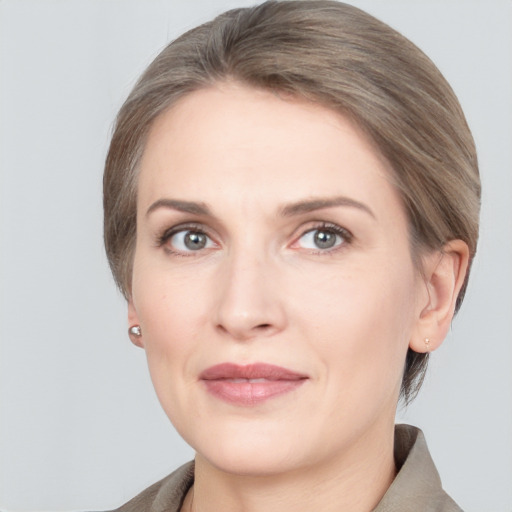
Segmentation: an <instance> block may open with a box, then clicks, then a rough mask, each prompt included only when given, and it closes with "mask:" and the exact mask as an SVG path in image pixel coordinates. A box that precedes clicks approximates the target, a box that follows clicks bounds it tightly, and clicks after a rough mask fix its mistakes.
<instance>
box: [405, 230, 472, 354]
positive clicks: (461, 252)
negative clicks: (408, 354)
mask: <svg viewBox="0 0 512 512" xmlns="http://www.w3.org/2000/svg"><path fill="white" fill-rule="evenodd" d="M468 264H469V249H468V246H467V244H466V243H465V242H463V241H462V240H452V241H450V242H448V243H447V244H446V245H444V247H443V248H442V249H441V250H440V251H434V252H432V253H431V254H429V255H428V256H427V257H426V258H423V269H424V275H423V279H424V286H425V288H424V293H422V295H421V298H420V303H419V305H418V317H417V321H416V325H415V328H414V332H413V336H412V338H411V340H410V342H409V347H410V348H411V349H412V350H414V351H415V352H430V351H432V350H436V349H437V348H438V347H439V346H440V345H441V343H442V342H443V341H444V339H445V337H446V335H447V334H448V331H449V329H450V325H451V321H452V319H453V315H454V313H455V304H456V301H457V297H458V295H459V292H460V289H461V287H462V285H463V283H464V279H465V278H466V273H467V270H468Z"/></svg>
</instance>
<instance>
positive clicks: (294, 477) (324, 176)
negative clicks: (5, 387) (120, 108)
mask: <svg viewBox="0 0 512 512" xmlns="http://www.w3.org/2000/svg"><path fill="white" fill-rule="evenodd" d="M390 173H391V169H389V166H388V164H387V163H386V161H385V160H384V159H383V158H382V157H381V156H380V155H379V153H378V151H377V150H376V149H375V148H374V147H373V145H372V144H371V142H369V141H368V140H367V139H366V138H365V137H364V136H363V134H362V133H361V132H360V131H359V130H358V129H357V128H356V127H355V126H353V125H352V124H351V123H350V122H349V121H348V120H346V119H345V118H343V117H342V116H340V115H339V114H337V113H335V112H333V111H330V110H328V109H326V108H324V107H322V106H319V105H316V104H311V103H307V102H305V101H300V100H297V99H283V98H280V97H278V96H277V95H273V94H271V93H269V92H265V91H259V90H254V89H251V88H247V87H245V86H241V85H238V84H233V83H224V84H219V85H217V86H216V87H212V88H210V89H205V90H200V91H197V92H194V93H192V94H190V95H188V96H187V97H185V98H183V99H182V100H180V101H179V102H178V103H177V104H176V105H174V106H173V107H172V108H171V109H170V110H168V111H167V112H166V113H164V114H163V115H161V116H160V117H159V118H158V119H157V120H156V121H155V123H154V125H153V127H152V129H151V132H150V135H149V138H148V141H147V145H146V148H145V152H144V155H143V158H142V161H141V166H140V178H139V189H138V219H137V244H136V251H135V261H134V270H133V283H132V296H131V300H130V302H129V323H130V325H134V324H139V325H140V326H141V329H142V333H143V334H142V337H141V338H137V339H134V340H133V341H134V342H135V343H136V344H138V345H139V346H141V347H143V348H144V349H145V351H146V354H147V360H148V365H149V370H150V373H151V377H152V380H153V384H154V387H155V390H156V392H157V395H158V397H159V400H160V402H161V404H162V406H163V408H164V410H165V412H166V413H167V415H168V416H169V418H170V420H171V422H172V423H173V424H174V426H175V427H176V428H177V430H178V431H179V432H180V434H181V435H182V436H183V438H184V439H185V440H186V441H187V442H188V443H189V444H190V445H191V446H192V447H193V448H194V449H195V450H196V452H197V457H196V480H195V485H194V508H195V509H196V510H200V511H209V510H212V511H213V510H228V511H229V510H238V511H240V510H244V511H252V510H254V511H257V510H265V511H272V510H292V509H293V510H297V511H301V510H304V511H305V510H308V511H310V510H313V509H321V510H325V511H329V510H347V511H368V510H371V509H372V508H373V507H374V506H376V504H377V503H378V501H379V500H380V498H381V497H382V496H383V494H384V493H385V491H386V489H387V488H388V487H389V485H390V483H391V481H392V479H393V478H394V476H395V472H396V470H395V466H394V460H393V428H394V415H395V410H396V404H397V400H398V394H399V390H400V383H401V378H402V372H403V366H404V361H405V356H406V352H407V349H408V347H409V346H411V347H412V348H413V349H415V350H418V351H425V350H426V347H425V344H424V341H423V340H424V339H425V338H426V337H428V338H429V339H430V340H431V341H430V349H431V350H432V349H435V348H437V346H438V345H439V344H440V343H441V341H442V339H444V335H445V334H446V331H447V329H448V328H449V323H450V320H451V317H452V315H453V308H454V302H455V298H456V295H457V293H458V290H459V289H460V285H461V283H462V280H463V278H464V274H465V271H466V267H467V248H466V247H465V244H463V242H460V241H454V242H451V243H450V244H448V245H447V246H446V247H445V248H444V251H443V253H441V252H434V253H430V254H426V255H424V256H423V259H422V260H423V275H422V274H420V272H419V270H418V269H417V268H415V266H414V264H413V259H412V257H411V252H410V244H409V237H408V227H407V217H406V214H405V212H404V209H403V207H402V203H401V201H400V197H399V195H398V193H397V191H396V190H395V189H394V188H393V186H392V185H391V184H390V182H389V176H390ZM333 198H336V201H335V202H336V204H331V205H328V206H326V205H325V203H323V204H322V203H319V204H316V205H312V204H311V201H318V200H322V201H324V200H328V201H331V200H332V199H333ZM339 198H343V200H341V201H340V199H339ZM162 200H163V201H162ZM168 200H174V201H176V200H177V201H180V202H183V201H186V202H191V203H194V204H195V205H196V206H197V205H199V206H200V207H201V208H203V209H204V207H205V206H207V207H208V210H209V211H208V213H206V212H204V211H199V210H198V209H197V208H196V210H197V211H190V212H183V211H179V210H178V209H176V204H175V203H174V206H172V205H171V206H170V205H169V204H167V205H166V204H164V203H165V201H168ZM305 203H307V204H308V205H309V209H310V210H311V211H306V210H308V209H307V208H305V207H304V206H302V207H298V206H297V204H302V205H304V204H305ZM188 209H189V210H190V208H188ZM148 210H151V211H150V212H149V213H148ZM191 223H192V226H190V224H191ZM326 224H327V225H326ZM180 226H185V227H183V228H181V227H180ZM175 227H177V228H176V230H177V232H175V234H174V235H172V236H170V237H167V238H165V236H164V234H165V233H167V234H169V230H171V229H172V228H175ZM339 228H341V229H342V231H341V234H340V233H336V232H335V231H333V230H334V229H339ZM180 229H181V231H180ZM187 229H188V233H189V234H190V230H192V231H194V232H197V231H201V232H204V233H205V234H206V235H207V238H205V239H203V240H207V243H206V245H205V246H204V247H203V248H199V249H198V250H192V249H189V248H188V247H187V246H186V245H184V240H185V238H184V237H185V235H186V234H187ZM176 230H175V231H176ZM343 230H345V231H343ZM319 232H322V233H323V234H324V235H326V234H327V235H329V236H331V237H334V238H333V239H334V240H335V243H334V245H333V247H330V248H319V247H318V246H317V245H315V239H314V235H315V234H319ZM320 234H321V233H320ZM223 362H234V363H237V364H239V365H244V364H249V363H255V362H264V363H269V364H274V365H278V366H282V367H285V368H288V369H290V370H293V371H295V372H298V373H300V374H302V375H305V376H307V379H306V380H305V382H304V384H303V385H301V386H300V387H298V388H297V389H296V390H294V391H292V392H290V393H286V394H284V395H281V396H278V397H275V398H272V399H270V400H267V401H264V402H262V403H258V404H256V405H254V406H245V407H244V406H238V405H234V404H230V403H226V402H224V401H222V400H220V399H218V398H217V397H215V396H213V395H212V394H211V393H208V392H207V390H206V388H205V386H204V383H203V382H201V380H200V378H199V376H200V374H201V372H202V371H204V370H205V369H206V368H209V367H211V366H213V365H216V364H219V363H223ZM312 489H314V492H312ZM190 500H191V496H188V497H187V500H186V502H185V504H184V507H183V508H184V510H187V509H188V507H189V506H190Z"/></svg>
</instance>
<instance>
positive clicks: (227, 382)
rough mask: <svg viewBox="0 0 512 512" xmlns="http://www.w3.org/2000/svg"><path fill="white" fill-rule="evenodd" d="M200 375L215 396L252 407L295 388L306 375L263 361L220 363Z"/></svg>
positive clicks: (208, 389) (301, 382)
mask: <svg viewBox="0 0 512 512" xmlns="http://www.w3.org/2000/svg"><path fill="white" fill-rule="evenodd" d="M199 378H200V380H201V381H202V382H203V383H204V384H205V386H206V389H207V391H208V392H209V393H211V394H212V395H213V396H215V397H216V398H219V399H221V400H223V401H224V402H228V403H231V404H234V405H241V406H251V405H257V404H259V403H262V402H265V401H267V400H270V399H272V398H276V397H278V396H280V395H283V394H286V393H290V392H292V391H294V390H296V389H297V388H298V387H300V386H301V385H302V384H304V382H305V381H306V380H307V378H308V377H307V376H306V375H304V374H300V373H297V372H294V371H291V370H288V369H287V368H282V367H280V366H275V365H271V364H265V363H256V364H249V365H244V366H241V365H237V364H233V363H223V364H219V365H216V366H212V367H210V368H208V369H206V370H205V371H203V372H202V373H201V375H200V377H199Z"/></svg>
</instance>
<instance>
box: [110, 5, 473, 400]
mask: <svg viewBox="0 0 512 512" xmlns="http://www.w3.org/2000/svg"><path fill="white" fill-rule="evenodd" d="M227 80H231V81H236V82H238V83H241V84H244V85H247V86H250V87H255V88H259V89H266V90H270V91H273V92H276V93H277V94H285V95H286V96H287V97H288V96H292V97H294V96H295V97H298V98H302V99H307V100H310V101H312V102H316V103H319V104H322V105H324V106H326V107H328V108H330V109H333V110H335V111H337V112H339V113H340V114H342V115H344V116H346V117H348V118H350V119H351V120H352V121H353V122H354V123H356V124H357V125H358V126H359V127H360V128H361V129H362V130H363V131H364V132H365V133H366V135H367V136H368V137H369V139H371V140H372V141H373V143H374V144H375V146H376V147H377V148H378V149H379V150H380V152H381V153H382V155H383V156H384V157H385V158H386V159H387V161H388V162H389V164H390V166H391V168H392V169H393V176H392V177H391V179H392V181H393V184H394V185H395V186H396V187H397V190H398V191H399V193H400V196H401V199H402V201H403V204H404V207H405V210H406V212H407V216H408V221H409V230H410V240H411V251H412V255H413V258H414V261H415V263H416V265H417V266H418V267H419V268H421V254H422V251H426V250H433V249H434V250H438V249H440V248H442V246H443V245H444V244H445V243H446V242H447V241H449V240H453V239H461V240H463V241H464V242H466V243H467V244H468V246H469V250H470V257H471V259H472V258H473V256H474V254H475V251H476V245H477V239H478V218H479V207H480V181H479V174H478V165H477V157H476V152H475V147H474V142H473V138H472V136H471V133H470V130H469V128H468V126H467V123H466V120H465V118H464V114H463V112H462V110H461V107H460V105H459V102H458V101H457V98H456V96H455V94H454V93H453V91H452V89H451V87H450V86H449V84H448V83H447V82H446V80H445V79H444V77H443V76H442V75H441V73H440V72H439V70H438V69H437V68H436V66H435V65H434V64H433V63H432V62H431V61H430V59H429V58H428V57H427V56H426V55H425V54H424V53H423V52H422V51H421V50H419V49H418V48H417V47H416V46H415V45H414V44H412V43H411V42H410V41H409V40H408V39H406V38H405V37H403V36H402V35H401V34H399V33H398V32H396V31H395V30H393V29H392V28H390V27H389V26H388V25H386V24H384V23H382V22H380V21H379V20H377V19H375V18H373V17H372V16H370V15H369V14H367V13H365V12H363V11H361V10H360V9H357V8H355V7H353V6H350V5H347V4H343V3H340V2H336V1H329V0H305V1H300V0H295V1H294V0H292V1H269V2H265V3H263V4H261V5H258V6H256V7H252V8H242V9H235V10H231V11H228V12H226V13H224V14H222V15H220V16H218V17H217V18H215V19H214V20H213V21H211V22H209V23H205V24H204V25H201V26H199V27H197V28H195V29H193V30H190V31H189V32H187V33H185V34H184V35H182V36H181V37H179V38H178V39H176V40H175V41H173V42H172V43H170V44H169V45H168V46H167V47H166V48H165V49H164V50H163V51H162V52H161V53H160V54H159V55H158V56H157V57H156V59H155V60H154V61H153V62H152V63H151V64H150V66H149V67H148V68H147V70H146V71H145V72H144V74H143V75H142V76H141V78H140V79H139V81H138V82H137V84H136V85H135V87H134V89H133V90H132V92H131V93H130V95H129V96H128V98H127V100H126V102H125V103H124V105H123V106H122V108H121V110H120V112H119V114H118V117H117V121H116V125H115V129H114V133H113V136H112V141H111V145H110V149H109V152H108V156H107V159H106V165H105V174H104V212H105V217H104V228H105V246H106V251H107V256H108V259H109V263H110V266H111V269H112V272H113V275H114V278H115V280H116V283H117V284H118V286H119V288H120V289H121V291H122V292H123V294H124V295H125V297H127V298H128V297H129V296H130V291H131V276H132V265H133V256H134V248H135V238H136V202H137V174H138V164H139V161H140V158H141V155H142V153H143V150H144V146H145V142H146V139H147V135H148V131H149V129H150V127H151V125H152V122H153V121H154V120H155V118H156V117H157V116H159V115H160V114H162V113H163V112H164V111H166V109H168V108H169V107H170V106H171V105H173V104H174V103H176V102H177V101H178V100H179V99H180V98H182V97H183V96H185V95H187V94H190V93H191V92H193V91H195V90H198V89H202V88H206V87H212V86H215V84H216V83H219V82H222V81H227ZM466 285H467V277H466V281H465V283H464V285H463V288H462V290H461V292H460V294H459V297H458V299H457V309H458V308H459V306H460V304H461V302H462V299H463V296H464V293H465V289H466ZM427 360H428V354H419V353H416V352H413V351H412V350H411V349H409V352H408V354H407V359H406V362H405V371H404V378H403V382H402V396H403V397H404V398H405V400H406V401H409V400H410V399H411V398H412V397H414V396H415V394H416V392H417V390H418V389H419V386H420V385H421V382H422V380H423V376H424V372H425V370H426V365H427Z"/></svg>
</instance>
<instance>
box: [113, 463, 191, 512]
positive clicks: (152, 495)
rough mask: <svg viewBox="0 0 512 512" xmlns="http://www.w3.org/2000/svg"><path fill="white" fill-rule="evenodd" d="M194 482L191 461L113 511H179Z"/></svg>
mask: <svg viewBox="0 0 512 512" xmlns="http://www.w3.org/2000/svg"><path fill="white" fill-rule="evenodd" d="M193 482H194V463H193V462H189V463H187V464H185V465H184V466H181V467H180V468H178V469H177V470H176V471H174V472H173V473H171V474H170V475H168V476H166V477H165V478H163V479H162V480H160V481H159V482H156V483H155V484H153V485H151V486H150V487H148V488H147V489H145V490H144V491H142V492H141V493H140V494H138V495H137V496H135V498H133V499H131V500H130V501H128V502H127V503H125V504H124V505H122V506H121V507H119V508H117V509H115V510H113V511H111V512H164V511H165V512H179V510H180V508H181V505H182V503H183V500H184V498H185V495H186V494H187V491H188V490H189V489H190V487H191V485H192V484H193Z"/></svg>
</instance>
